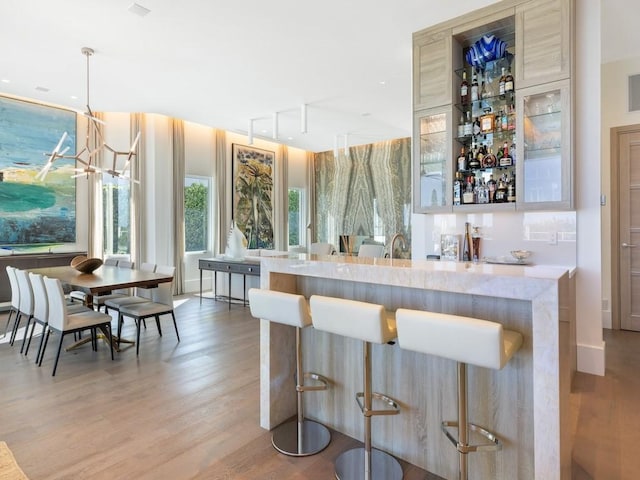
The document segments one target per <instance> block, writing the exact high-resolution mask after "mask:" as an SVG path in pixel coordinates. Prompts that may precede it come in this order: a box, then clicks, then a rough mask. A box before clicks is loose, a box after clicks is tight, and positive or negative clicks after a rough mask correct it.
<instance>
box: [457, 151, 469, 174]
mask: <svg viewBox="0 0 640 480" xmlns="http://www.w3.org/2000/svg"><path fill="white" fill-rule="evenodd" d="M466 169H467V156H466V154H465V153H464V147H461V148H460V155H458V171H459V172H464V171H465V170H466Z"/></svg>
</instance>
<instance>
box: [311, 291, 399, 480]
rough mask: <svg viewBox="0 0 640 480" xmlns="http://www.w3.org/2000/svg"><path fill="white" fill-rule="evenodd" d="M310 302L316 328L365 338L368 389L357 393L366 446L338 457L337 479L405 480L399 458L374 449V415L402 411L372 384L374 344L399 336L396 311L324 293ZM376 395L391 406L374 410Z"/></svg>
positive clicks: (314, 296)
mask: <svg viewBox="0 0 640 480" xmlns="http://www.w3.org/2000/svg"><path fill="white" fill-rule="evenodd" d="M309 304H310V306H311V318H312V319H313V327H314V328H315V329H316V330H322V331H325V332H329V333H333V334H336V335H342V336H344V337H350V338H356V339H358V340H362V341H363V376H364V379H363V380H364V392H358V393H356V401H357V402H358V405H359V406H360V410H361V411H362V414H363V415H364V448H354V449H351V450H347V451H346V452H344V453H342V454H341V455H340V456H339V457H338V458H336V462H335V469H336V472H335V473H336V478H337V479H338V480H362V479H364V480H400V479H402V477H403V473H402V467H401V466H400V463H399V462H398V460H396V459H395V458H394V457H393V456H391V455H389V454H388V453H386V452H383V451H381V450H378V449H375V448H371V417H372V416H374V415H397V414H398V413H400V408H399V407H398V404H397V402H396V401H395V400H393V399H392V398H390V397H388V396H386V395H383V394H380V393H377V392H373V391H372V387H371V383H372V382H371V344H372V343H377V344H385V343H387V342H389V341H391V340H393V339H394V338H395V337H396V325H395V323H396V322H395V319H394V318H393V314H392V313H390V312H387V311H385V309H384V307H383V306H382V305H376V304H372V303H366V302H358V301H355V300H346V299H342V298H333V297H323V296H320V295H312V296H311V298H310V299H309ZM361 398H362V399H363V400H364V404H363V403H362V401H361ZM374 398H375V399H377V400H382V401H383V402H384V403H386V405H387V406H389V407H390V408H388V409H385V410H374V409H373V405H372V404H373V399H374Z"/></svg>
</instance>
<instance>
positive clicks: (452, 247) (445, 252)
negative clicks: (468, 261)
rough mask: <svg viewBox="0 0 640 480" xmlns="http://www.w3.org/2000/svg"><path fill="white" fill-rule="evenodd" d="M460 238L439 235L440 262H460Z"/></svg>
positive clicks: (457, 236)
mask: <svg viewBox="0 0 640 480" xmlns="http://www.w3.org/2000/svg"><path fill="white" fill-rule="evenodd" d="M459 252H460V236H459V235H440V258H441V259H442V260H454V261H458V260H460V253H459Z"/></svg>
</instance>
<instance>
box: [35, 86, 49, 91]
mask: <svg viewBox="0 0 640 480" xmlns="http://www.w3.org/2000/svg"><path fill="white" fill-rule="evenodd" d="M36 90H38V91H39V92H48V91H49V89H48V88H47V87H36Z"/></svg>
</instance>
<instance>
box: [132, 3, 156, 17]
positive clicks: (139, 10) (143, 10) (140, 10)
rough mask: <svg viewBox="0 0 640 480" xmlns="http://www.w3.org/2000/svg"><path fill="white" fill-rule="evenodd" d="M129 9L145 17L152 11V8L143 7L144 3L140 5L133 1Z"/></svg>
mask: <svg viewBox="0 0 640 480" xmlns="http://www.w3.org/2000/svg"><path fill="white" fill-rule="evenodd" d="M127 10H129V11H130V12H131V13H133V14H135V15H138V16H139V17H145V16H147V15H148V14H150V13H151V10H149V9H148V8H146V7H143V6H142V5H138V4H137V3H132V4H131V5H129V8H128V9H127Z"/></svg>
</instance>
